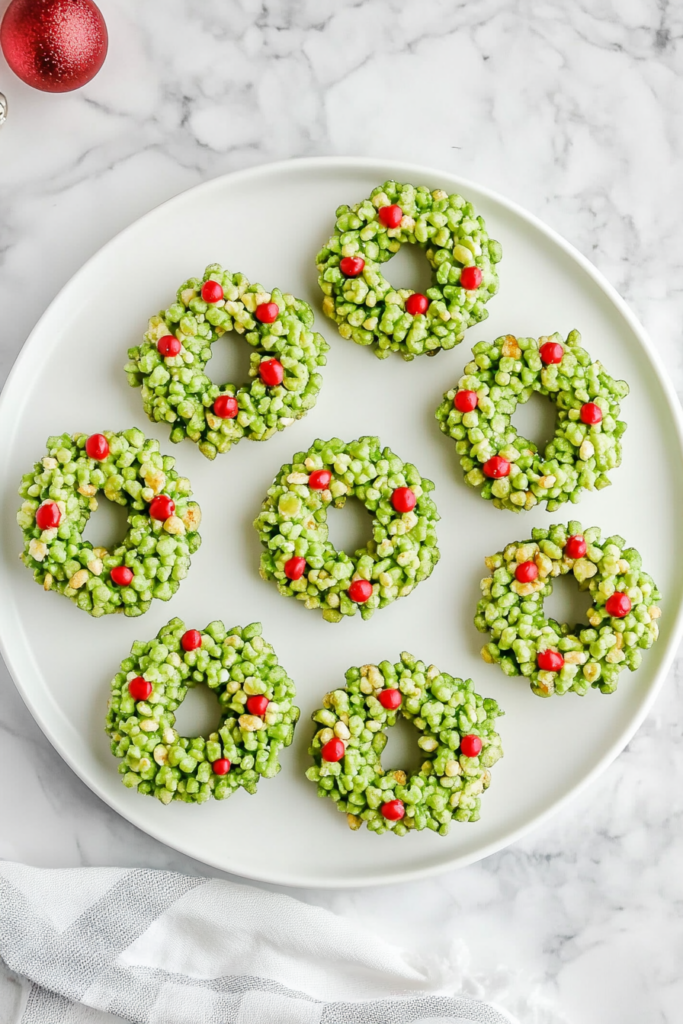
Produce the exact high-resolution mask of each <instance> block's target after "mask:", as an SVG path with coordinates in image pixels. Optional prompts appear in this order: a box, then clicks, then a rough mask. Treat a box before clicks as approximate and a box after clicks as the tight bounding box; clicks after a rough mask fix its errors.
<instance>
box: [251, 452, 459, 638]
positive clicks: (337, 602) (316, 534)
mask: <svg viewBox="0 0 683 1024" xmlns="http://www.w3.org/2000/svg"><path fill="white" fill-rule="evenodd" d="M321 469H327V470H329V471H330V472H331V474H332V479H331V482H330V485H329V488H328V489H326V490H314V489H312V488H310V487H309V486H308V479H309V475H310V474H311V473H312V472H314V471H315V470H321ZM398 487H409V488H410V489H411V490H412V491H413V493H414V494H415V497H416V498H417V504H416V506H415V508H414V509H413V510H412V511H411V512H405V513H403V514H401V513H399V512H396V511H395V509H394V508H393V506H392V504H391V498H392V494H393V492H394V490H395V489H396V488H398ZM433 489H434V484H433V483H432V481H431V480H425V479H423V477H421V476H420V474H419V472H418V471H417V469H416V468H415V466H413V465H411V464H410V463H409V462H402V460H401V459H399V458H398V456H396V455H394V453H393V452H392V451H391V449H389V448H382V447H381V446H380V442H379V438H377V437H361V438H359V439H358V440H357V441H351V442H349V443H346V442H344V441H341V440H340V439H339V438H338V437H333V438H332V439H331V440H329V441H320V440H317V441H314V443H313V445H312V446H311V447H310V448H309V449H308V451H307V452H297V453H296V454H295V455H294V456H293V458H292V462H291V463H288V464H286V465H284V466H283V467H282V468H281V469H280V472H279V473H278V475H277V476H276V478H275V480H274V482H273V485H272V487H270V488H269V490H268V497H267V498H266V500H265V501H264V503H263V510H262V512H261V513H260V515H259V516H258V518H257V519H256V520H255V522H254V526H255V527H256V529H257V530H258V532H259V536H260V538H261V542H262V544H263V546H264V548H265V551H264V552H263V554H262V555H261V569H260V572H261V576H262V577H263V578H264V579H266V580H275V582H276V583H277V586H278V590H279V591H280V593H281V594H283V595H284V596H285V597H295V598H296V599H297V600H299V601H303V603H304V605H305V606H306V608H321V609H322V613H323V618H324V619H326V620H327V621H328V622H340V621H341V619H342V616H344V615H355V614H356V611H357V610H358V609H359V610H360V614H361V616H362V617H363V618H364V619H369V618H370V616H371V615H372V613H373V612H374V611H375V610H376V609H377V608H385V607H386V606H387V605H388V604H391V603H392V601H395V600H396V599H397V598H399V597H406V596H407V595H408V594H410V593H411V592H412V591H413V589H414V588H415V586H416V584H417V583H419V582H420V581H421V580H424V579H426V578H427V577H428V576H429V575H430V574H431V572H432V570H433V568H434V566H435V565H436V563H437V562H438V560H439V549H438V547H437V544H436V522H437V521H438V519H439V515H438V513H437V511H436V506H435V504H434V502H433V500H432V499H431V498H430V497H429V492H430V491H432V490H433ZM351 497H355V498H358V500H359V501H361V502H362V503H363V504H364V505H365V507H366V509H367V510H368V512H369V513H370V515H371V517H372V524H371V530H372V537H371V539H370V540H369V541H368V543H367V544H366V545H365V547H363V548H360V549H359V550H357V551H355V552H354V554H353V555H348V554H346V552H344V551H337V550H336V548H335V547H334V545H333V544H332V542H331V541H330V540H329V538H328V527H327V510H328V508H329V506H330V505H331V506H332V507H333V508H343V507H344V505H345V503H346V500H347V498H351ZM368 525H370V524H368ZM295 556H296V557H302V558H305V560H306V570H305V572H304V575H303V576H302V577H301V579H299V580H290V579H288V578H287V577H286V576H285V572H284V566H285V563H286V562H287V561H288V559H290V558H292V557H295ZM356 579H364V580H370V581H371V582H372V596H371V597H370V598H369V599H368V600H367V601H366V602H365V603H364V604H360V605H358V604H356V603H355V602H354V601H352V600H351V598H350V597H349V595H348V589H349V585H350V584H351V582H352V581H353V580H356Z"/></svg>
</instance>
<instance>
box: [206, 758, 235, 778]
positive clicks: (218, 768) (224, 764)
mask: <svg viewBox="0 0 683 1024" xmlns="http://www.w3.org/2000/svg"><path fill="white" fill-rule="evenodd" d="M211 767H212V768H213V770H214V774H215V775H227V774H228V772H229V771H230V769H231V767H232V765H231V764H230V762H229V761H228V759H227V757H219V758H218V760H217V761H213V762H212V764H211Z"/></svg>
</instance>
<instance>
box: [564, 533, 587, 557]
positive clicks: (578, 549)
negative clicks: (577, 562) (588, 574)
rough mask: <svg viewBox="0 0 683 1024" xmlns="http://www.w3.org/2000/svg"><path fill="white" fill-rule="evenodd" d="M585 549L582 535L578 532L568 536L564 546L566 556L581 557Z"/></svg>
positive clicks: (584, 540)
mask: <svg viewBox="0 0 683 1024" xmlns="http://www.w3.org/2000/svg"><path fill="white" fill-rule="evenodd" d="M587 550H588V545H587V544H586V538H585V537H582V536H581V534H580V533H575V534H574V536H573V537H570V538H569V539H568V541H567V543H566V544H565V546H564V553H565V555H566V556H567V558H583V556H584V555H585V554H586V551H587Z"/></svg>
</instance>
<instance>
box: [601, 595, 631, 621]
mask: <svg viewBox="0 0 683 1024" xmlns="http://www.w3.org/2000/svg"><path fill="white" fill-rule="evenodd" d="M605 611H606V612H607V614H608V615H611V616H612V618H614V619H623V618H624V616H625V615H628V613H629V612H630V611H631V598H630V597H629V596H628V594H622V593H621V591H617V592H616V594H612V596H611V597H608V598H607V600H606V601H605Z"/></svg>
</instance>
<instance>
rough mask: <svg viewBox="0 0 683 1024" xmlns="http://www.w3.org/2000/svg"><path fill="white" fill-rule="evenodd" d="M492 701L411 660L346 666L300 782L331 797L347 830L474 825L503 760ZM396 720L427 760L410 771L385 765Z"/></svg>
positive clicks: (442, 829) (401, 831)
mask: <svg viewBox="0 0 683 1024" xmlns="http://www.w3.org/2000/svg"><path fill="white" fill-rule="evenodd" d="M502 713H503V712H502V711H500V709H499V707H498V704H497V703H496V701H495V700H491V699H489V698H482V697H480V696H479V694H478V693H475V692H474V684H473V683H472V680H471V679H467V680H465V681H463V680H462V679H454V678H453V676H449V675H447V673H445V672H440V671H439V669H438V668H436V667H435V666H434V665H430V666H429V667H428V666H427V665H426V664H425V663H424V662H423V661H418V660H417V659H416V658H414V657H413V656H412V655H411V654H407V653H405V652H404V653H403V654H401V660H400V661H399V662H397V663H396V664H395V665H392V663H391V662H390V661H382V662H381V663H380V664H379V665H363V666H362V667H361V668H350V669H349V670H348V672H347V673H346V688H345V689H339V690H333V691H332V692H331V693H328V694H327V696H326V697H325V699H324V700H323V707H322V708H321V709H320V710H319V711H316V712H315V713H314V714H313V721H314V722H316V723H317V725H318V731H317V732H316V733H315V735H314V737H313V742H312V745H311V747H310V749H309V754H311V755H312V757H313V759H314V761H315V765H314V766H313V767H312V768H309V769H308V771H307V772H306V776H307V778H308V779H310V780H311V782H315V783H317V785H318V796H327V797H331V798H332V800H334V801H335V803H336V804H337V808H338V809H339V810H340V811H344V812H345V813H346V816H347V821H348V824H349V827H350V828H352V829H354V830H355V829H359V828H361V827H362V825H363V822H365V823H366V824H367V827H368V831H370V832H378V833H382V832H388V831H391V832H393V833H394V835H399V836H402V835H406V833H407V832H409V831H412V830H413V829H416V830H421V829H424V828H428V829H432V830H433V831H434V832H438V833H439V835H446V833H447V832H448V829H449V825H450V823H451V821H453V820H455V821H478V819H479V809H480V795H481V793H482V792H483V791H484V790H485V789H487V788H488V786H489V783H490V781H491V773H490V771H489V769H490V768H491V767H492V766H493V765H494V764H495V763H496V761H497V760H498V759H499V758H500V757H502V755H503V751H502V747H501V741H500V736H499V735H498V733H497V732H496V731H495V728H494V725H495V720H496V717H497V716H498V715H501V714H502ZM401 716H403V717H404V718H406V719H408V721H410V722H412V723H413V725H414V726H415V727H416V730H417V734H416V741H417V745H418V747H419V749H420V755H421V757H423V758H424V761H423V763H422V765H421V767H420V768H419V769H418V770H417V771H414V772H410V773H408V772H405V771H403V770H402V769H386V770H385V769H384V768H383V767H382V751H383V750H384V747H385V745H386V742H387V733H386V730H387V728H388V727H389V726H392V725H395V724H396V722H397V720H398V718H399V717H401Z"/></svg>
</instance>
